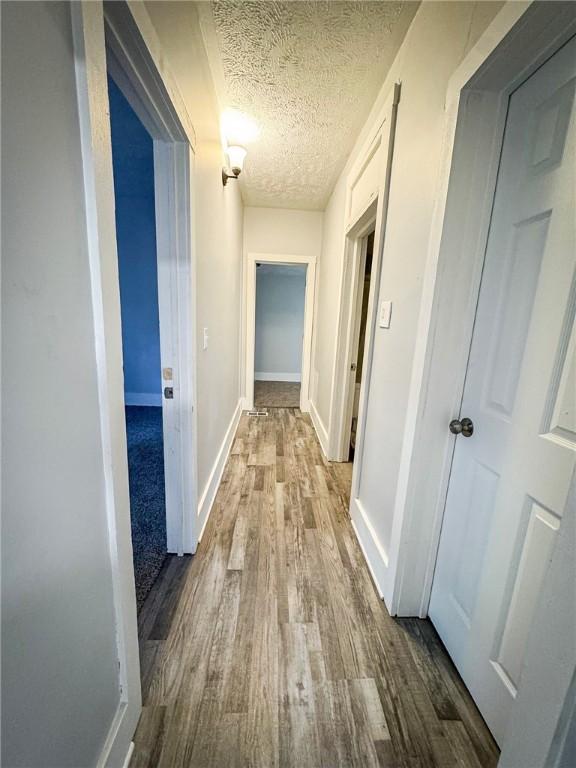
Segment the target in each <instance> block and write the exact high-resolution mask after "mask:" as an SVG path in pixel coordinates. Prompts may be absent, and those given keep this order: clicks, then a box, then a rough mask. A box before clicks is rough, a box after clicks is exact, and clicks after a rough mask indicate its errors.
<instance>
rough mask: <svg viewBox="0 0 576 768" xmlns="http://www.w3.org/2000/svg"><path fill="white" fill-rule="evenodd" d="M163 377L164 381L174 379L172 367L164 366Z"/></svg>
mask: <svg viewBox="0 0 576 768" xmlns="http://www.w3.org/2000/svg"><path fill="white" fill-rule="evenodd" d="M162 378H163V379H164V381H172V378H173V376H172V368H162Z"/></svg>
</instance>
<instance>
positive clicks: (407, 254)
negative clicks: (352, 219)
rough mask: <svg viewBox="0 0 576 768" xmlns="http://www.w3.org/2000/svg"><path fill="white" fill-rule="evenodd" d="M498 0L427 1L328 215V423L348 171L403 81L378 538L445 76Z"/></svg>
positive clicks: (373, 402)
mask: <svg viewBox="0 0 576 768" xmlns="http://www.w3.org/2000/svg"><path fill="white" fill-rule="evenodd" d="M501 6H502V3H499V2H495V3H483V2H479V3H472V2H447V3H441V2H438V3H423V4H422V5H421V6H420V8H419V10H418V12H417V14H416V16H415V18H414V21H413V22H412V25H411V27H410V29H409V31H408V34H407V36H406V39H405V41H404V43H403V44H402V47H401V49H400V51H399V53H398V56H397V58H396V60H395V62H394V64H393V65H392V67H391V70H390V72H389V74H388V76H387V79H386V81H385V83H384V85H383V87H382V90H381V92H380V94H379V96H378V98H377V100H376V103H375V105H374V108H373V110H372V113H371V116H370V117H369V119H368V121H367V122H366V125H365V126H364V128H363V130H362V132H361V134H360V136H359V138H358V141H357V143H356V145H355V148H354V150H353V151H352V153H351V156H350V158H349V161H348V164H347V167H346V168H345V169H344V171H343V173H342V175H341V176H340V178H339V180H338V182H337V184H336V187H335V189H334V192H333V194H332V197H331V199H330V201H329V204H328V206H327V210H326V213H325V217H324V232H323V247H322V255H321V258H320V270H319V290H318V302H317V308H316V318H317V324H316V329H317V333H316V340H315V347H314V349H315V357H314V362H313V369H314V372H313V380H314V377H316V379H317V386H316V388H315V389H314V390H313V393H312V394H313V402H314V406H315V409H316V411H317V413H318V415H319V416H320V418H321V420H322V421H323V424H324V427H325V428H326V429H330V426H331V425H330V424H329V418H330V407H331V403H330V397H331V386H332V377H333V371H334V356H335V338H334V335H335V333H334V328H335V327H336V322H337V313H338V293H339V287H340V280H341V274H342V264H343V255H344V232H343V225H344V205H345V184H346V174H347V172H348V169H349V167H350V166H351V165H352V164H353V163H354V162H355V161H356V159H357V157H358V152H359V149H360V147H361V146H362V143H363V142H364V141H365V139H366V137H367V135H368V134H369V133H370V132H371V131H373V130H375V128H376V125H375V124H374V120H375V118H376V115H377V114H378V112H379V111H380V109H381V108H382V105H383V103H384V101H385V99H386V97H387V96H388V94H389V93H390V91H391V89H392V86H393V83H394V82H395V81H398V80H399V81H401V83H402V93H401V100H400V105H399V108H398V122H397V128H396V143H395V149H394V159H393V167H392V179H391V190H390V204H389V212H388V220H387V230H386V238H385V244H384V251H383V261H382V275H381V281H380V286H379V289H378V290H379V296H380V299H384V298H386V299H391V300H392V301H393V318H392V325H391V327H390V329H388V330H384V329H377V330H376V335H375V342H374V360H373V367H372V375H371V379H370V395H369V403H368V412H367V422H368V428H367V430H366V453H365V461H364V465H363V472H362V477H361V485H360V493H359V496H360V499H361V502H362V505H363V507H364V509H365V511H366V513H367V515H368V517H369V520H370V522H371V524H372V526H373V529H374V531H375V534H376V536H377V537H378V540H379V544H380V546H381V547H382V548H383V550H384V551H385V552H388V550H389V546H390V534H391V529H392V514H393V508H394V499H395V493H396V482H397V477H398V469H399V464H400V455H401V448H402V437H403V431H404V420H405V417H406V407H407V398H408V390H409V385H410V377H411V369H412V358H413V353H414V344H415V339H416V326H417V320H418V315H419V309H420V299H421V288H422V279H423V275H424V267H425V257H426V252H427V244H428V237H429V234H430V226H431V221H432V212H433V208H434V201H435V195H436V183H437V178H438V173H439V164H440V157H441V141H442V132H443V123H444V99H445V94H446V89H447V85H448V81H449V78H450V76H451V74H452V73H453V72H454V70H455V69H456V68H457V66H458V65H459V63H460V62H461V61H462V59H463V57H464V56H465V55H466V53H467V52H468V50H470V48H471V47H472V46H473V45H474V43H475V42H476V40H477V39H478V37H479V36H480V34H481V33H482V31H483V30H484V29H485V27H486V26H487V25H488V23H489V22H490V21H491V20H492V18H493V17H494V16H495V15H496V13H497V12H498V11H499V10H500V8H501Z"/></svg>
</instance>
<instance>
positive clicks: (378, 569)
mask: <svg viewBox="0 0 576 768" xmlns="http://www.w3.org/2000/svg"><path fill="white" fill-rule="evenodd" d="M350 513H351V518H352V526H353V528H354V531H355V533H356V538H357V539H358V543H359V544H360V549H361V550H362V553H363V555H364V559H365V560H366V564H367V565H368V569H369V570H370V573H371V574H372V578H373V579H374V584H375V585H376V589H377V590H378V594H379V595H380V597H381V598H382V600H384V595H385V590H384V585H385V584H386V575H387V572H388V555H387V554H386V551H385V550H384V547H383V546H382V544H381V543H380V541H379V539H378V536H377V535H376V531H375V530H374V527H373V525H372V523H371V522H370V519H369V518H368V515H367V514H366V510H365V509H364V508H363V506H362V504H361V503H360V502H359V500H358V499H352V500H351V503H350ZM386 607H387V608H388V609H390V606H388V605H387V606H386Z"/></svg>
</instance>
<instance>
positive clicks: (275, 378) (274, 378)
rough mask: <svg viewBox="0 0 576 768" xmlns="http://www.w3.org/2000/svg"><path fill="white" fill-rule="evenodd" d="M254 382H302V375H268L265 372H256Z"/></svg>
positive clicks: (274, 373)
mask: <svg viewBox="0 0 576 768" xmlns="http://www.w3.org/2000/svg"><path fill="white" fill-rule="evenodd" d="M254 381H290V382H295V381H302V374H300V373H286V372H284V373H276V372H271V373H268V372H266V371H256V372H255V374H254Z"/></svg>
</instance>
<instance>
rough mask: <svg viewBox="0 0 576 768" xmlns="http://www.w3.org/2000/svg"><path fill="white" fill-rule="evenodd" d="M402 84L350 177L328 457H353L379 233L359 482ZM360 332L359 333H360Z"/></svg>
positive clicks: (359, 442)
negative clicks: (368, 258) (357, 374)
mask: <svg viewBox="0 0 576 768" xmlns="http://www.w3.org/2000/svg"><path fill="white" fill-rule="evenodd" d="M400 91H401V86H400V83H396V84H395V85H394V87H393V88H392V91H391V93H390V94H389V96H388V98H387V99H386V103H385V104H384V106H383V108H382V111H381V113H380V115H379V117H378V119H377V121H376V124H377V126H378V127H377V129H376V132H375V133H373V134H372V135H371V136H370V137H369V138H368V140H367V141H366V142H365V144H364V146H363V148H362V150H361V152H360V153H359V156H358V159H357V160H356V163H355V164H354V166H353V167H352V168H351V170H350V173H349V174H348V176H347V177H346V206H345V215H346V222H345V235H344V240H343V243H342V271H341V275H340V287H339V297H338V307H339V311H338V332H337V335H336V354H335V356H334V369H333V374H332V389H331V392H330V428H329V441H328V457H329V459H330V460H333V461H348V452H349V445H350V425H351V420H352V396H351V388H352V379H351V376H350V366H351V364H352V363H355V362H356V360H355V359H353V352H354V350H355V349H357V341H358V340H357V334H358V332H359V330H360V327H359V312H358V311H357V309H358V308H359V305H360V307H361V304H362V293H361V284H362V275H361V274H360V272H361V270H362V269H363V268H364V264H365V238H366V236H367V235H368V234H370V232H374V251H373V259H372V273H371V277H370V295H369V300H368V312H367V319H366V337H365V346H364V349H365V354H364V363H363V366H364V370H363V372H362V388H361V392H360V401H359V412H358V430H357V437H356V457H357V459H356V462H355V465H354V470H355V478H356V479H355V480H353V488H357V487H358V485H359V481H360V466H359V465H360V464H361V454H362V450H361V448H362V442H363V433H364V429H363V419H364V413H365V410H366V409H365V405H366V401H367V398H368V388H367V386H365V385H366V384H367V383H368V382H369V379H370V368H371V365H372V350H373V344H374V332H375V325H376V317H375V306H376V301H377V295H378V290H379V286H380V273H381V268H382V249H383V247H384V237H385V232H386V215H387V211H388V195H389V189H390V172H391V167H392V154H393V150H394V132H395V128H396V114H397V110H398V104H399V101H400ZM355 335H356V337H355Z"/></svg>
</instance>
